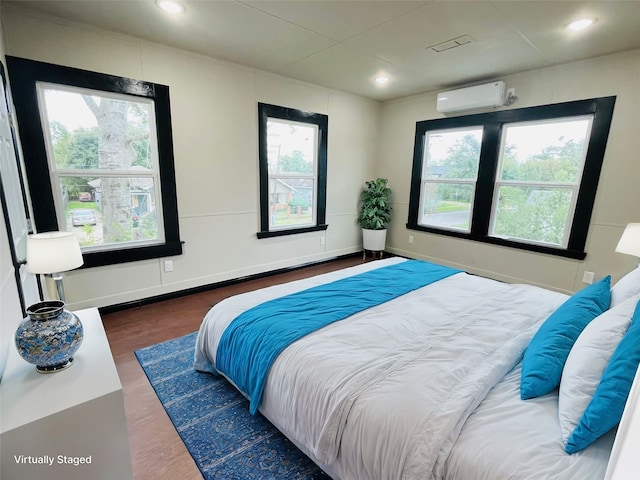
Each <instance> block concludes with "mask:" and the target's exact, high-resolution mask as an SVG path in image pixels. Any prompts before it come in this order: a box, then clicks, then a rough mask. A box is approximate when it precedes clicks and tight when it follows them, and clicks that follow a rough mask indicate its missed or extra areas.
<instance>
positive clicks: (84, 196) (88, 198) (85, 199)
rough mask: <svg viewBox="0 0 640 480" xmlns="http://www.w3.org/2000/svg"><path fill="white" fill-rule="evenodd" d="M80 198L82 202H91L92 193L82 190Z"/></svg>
mask: <svg viewBox="0 0 640 480" xmlns="http://www.w3.org/2000/svg"><path fill="white" fill-rule="evenodd" d="M78 200H80V201H81V202H90V201H91V194H90V193H89V192H82V193H81V194H80V195H78Z"/></svg>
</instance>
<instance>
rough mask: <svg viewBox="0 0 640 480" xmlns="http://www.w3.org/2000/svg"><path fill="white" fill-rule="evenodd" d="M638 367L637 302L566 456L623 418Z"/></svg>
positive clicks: (639, 330) (639, 315)
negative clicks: (625, 330) (627, 326)
mask: <svg viewBox="0 0 640 480" xmlns="http://www.w3.org/2000/svg"><path fill="white" fill-rule="evenodd" d="M638 365H640V302H638V305H636V309H635V311H634V313H633V317H632V318H631V325H629V328H628V330H627V333H625V335H624V337H622V340H620V343H619V344H618V346H617V347H616V349H615V351H614V352H613V355H612V356H611V359H610V360H609V364H608V365H607V368H606V369H605V371H604V373H603V374H602V379H601V380H600V383H599V384H598V386H597V388H596V391H595V392H594V394H593V398H592V399H591V402H590V403H589V405H588V406H587V409H586V410H585V411H584V413H583V414H582V418H580V422H579V423H578V425H577V426H576V428H575V430H574V431H573V433H571V436H569V440H567V443H566V445H565V450H566V452H567V453H575V452H579V451H580V450H582V449H584V448H586V447H588V446H589V445H591V444H592V443H593V442H595V441H596V440H597V439H598V438H600V437H601V436H602V435H604V434H605V433H607V432H608V431H609V430H611V429H612V428H613V427H615V426H616V425H617V424H618V423H620V419H621V418H622V412H623V411H624V406H625V404H626V403H627V398H628V397H629V392H630V391H631V385H632V384H633V379H634V377H635V374H636V370H637V369H638Z"/></svg>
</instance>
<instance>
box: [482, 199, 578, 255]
mask: <svg viewBox="0 0 640 480" xmlns="http://www.w3.org/2000/svg"><path fill="white" fill-rule="evenodd" d="M572 195H573V189H570V188H541V187H531V186H502V187H500V189H499V191H498V201H497V205H496V216H495V223H494V227H493V234H494V236H501V237H507V238H516V239H520V240H526V241H529V242H535V243H545V244H551V245H563V244H564V243H565V233H566V229H567V228H568V223H569V214H570V209H571V205H572Z"/></svg>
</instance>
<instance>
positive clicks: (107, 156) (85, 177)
mask: <svg viewBox="0 0 640 480" xmlns="http://www.w3.org/2000/svg"><path fill="white" fill-rule="evenodd" d="M7 62H8V66H9V76H10V79H11V80H12V85H17V87H16V88H15V89H14V101H15V104H16V114H17V118H18V124H19V127H20V131H21V133H22V135H23V139H24V143H23V150H24V154H25V158H26V159H27V162H26V173H27V178H28V181H29V185H30V192H31V197H32V204H33V210H34V216H35V221H36V227H37V230H38V231H41V232H42V231H51V230H67V231H73V232H74V233H75V234H76V235H77V237H78V239H79V241H80V244H81V247H82V251H83V256H84V261H85V266H98V265H107V264H113V263H122V262H128V261H134V260H142V259H148V258H157V257H163V256H169V255H177V254H180V253H181V252H182V246H181V243H180V240H179V232H178V223H177V200H176V192H175V172H174V165H173V147H172V142H171V122H170V110H169V90H168V87H166V86H163V85H158V84H153V83H149V82H142V81H138V80H131V79H126V78H121V77H113V76H109V75H104V74H100V73H96V72H87V71H83V70H77V69H73V68H68V67H61V66H57V65H51V64H45V63H41V62H35V61H31V60H25V59H20V58H16V57H8V60H7Z"/></svg>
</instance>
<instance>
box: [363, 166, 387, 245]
mask: <svg viewBox="0 0 640 480" xmlns="http://www.w3.org/2000/svg"><path fill="white" fill-rule="evenodd" d="M387 182H388V180H387V179H386V178H378V179H376V180H369V181H368V182H366V188H365V189H364V190H362V192H360V213H359V214H358V223H359V224H360V226H361V227H362V244H363V245H362V246H363V250H365V251H366V250H370V251H374V252H382V251H384V247H385V244H386V241H387V223H388V222H389V220H391V189H390V188H389V187H388V186H387Z"/></svg>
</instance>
